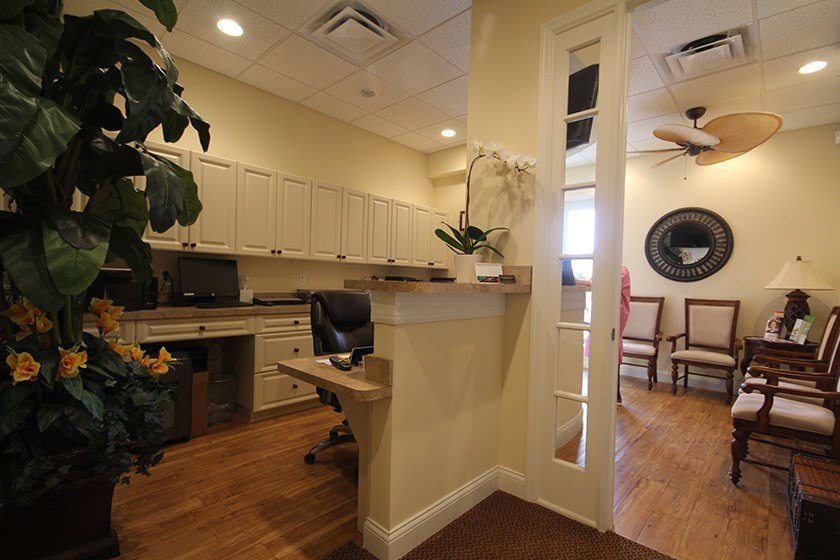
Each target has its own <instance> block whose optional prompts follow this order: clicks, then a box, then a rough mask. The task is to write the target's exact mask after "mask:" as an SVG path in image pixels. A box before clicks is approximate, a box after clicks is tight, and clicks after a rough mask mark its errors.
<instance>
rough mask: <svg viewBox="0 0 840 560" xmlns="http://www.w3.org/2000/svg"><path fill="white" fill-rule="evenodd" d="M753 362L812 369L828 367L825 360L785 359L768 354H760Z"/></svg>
mask: <svg viewBox="0 0 840 560" xmlns="http://www.w3.org/2000/svg"><path fill="white" fill-rule="evenodd" d="M753 361H754V362H756V363H759V364H765V363H771V364H779V365H783V366H794V367H811V368H819V367H825V366H827V365H828V363H827V362H826V361H825V360H810V359H807V358H785V357H781V356H779V357H777V356H771V355H768V354H759V355H757V356H756V357H755V358H753Z"/></svg>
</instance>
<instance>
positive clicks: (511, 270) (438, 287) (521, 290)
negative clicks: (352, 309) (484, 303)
mask: <svg viewBox="0 0 840 560" xmlns="http://www.w3.org/2000/svg"><path fill="white" fill-rule="evenodd" d="M531 272H532V270H531V267H530V266H507V265H505V266H502V273H503V274H511V275H513V276H515V277H516V284H489V283H488V284H478V283H474V284H456V283H454V282H390V281H387V280H378V279H371V280H345V281H344V287H345V288H348V289H351V290H370V291H372V292H373V291H379V292H391V293H397V292H399V293H407V294H530V293H531Z"/></svg>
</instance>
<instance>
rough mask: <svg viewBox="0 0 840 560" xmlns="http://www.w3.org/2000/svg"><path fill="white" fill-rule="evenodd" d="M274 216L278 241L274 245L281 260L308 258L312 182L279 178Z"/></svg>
mask: <svg viewBox="0 0 840 560" xmlns="http://www.w3.org/2000/svg"><path fill="white" fill-rule="evenodd" d="M277 216H278V220H277V239H276V240H275V243H274V248H275V249H277V253H278V254H279V255H280V256H281V257H292V258H298V259H307V258H309V235H310V227H311V219H312V181H310V180H309V179H304V178H303V177H295V176H294V175H285V174H281V175H280V185H279V190H278V192H277Z"/></svg>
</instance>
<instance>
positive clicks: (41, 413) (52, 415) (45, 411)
mask: <svg viewBox="0 0 840 560" xmlns="http://www.w3.org/2000/svg"><path fill="white" fill-rule="evenodd" d="M61 408H62V407H61V405H57V404H42V405H41V406H40V407H39V408H38V429H39V430H41V431H42V432H43V431H44V430H46V429H47V428H49V427H50V425H52V423H53V422H55V421H56V420H58V418H59V416H61Z"/></svg>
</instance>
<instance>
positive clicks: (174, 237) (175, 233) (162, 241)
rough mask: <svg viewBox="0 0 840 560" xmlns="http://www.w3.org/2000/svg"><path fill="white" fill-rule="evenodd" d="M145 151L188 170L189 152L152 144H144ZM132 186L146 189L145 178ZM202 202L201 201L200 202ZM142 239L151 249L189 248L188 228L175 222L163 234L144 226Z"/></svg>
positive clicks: (178, 249)
mask: <svg viewBox="0 0 840 560" xmlns="http://www.w3.org/2000/svg"><path fill="white" fill-rule="evenodd" d="M146 149H147V150H149V152H151V153H152V154H155V155H156V156H160V157H165V158H167V159H169V160H171V161H173V162H175V163H176V164H178V165H179V166H181V167H183V168H184V169H187V170H189V169H190V151H189V150H185V149H184V148H179V147H177V146H171V145H168V144H155V143H153V142H146ZM134 184H135V185H136V186H137V187H138V188H145V187H146V178H145V177H135V178H134ZM202 202H203V201H202ZM143 239H144V240H145V241H147V242H148V243H149V245H151V246H152V248H153V249H167V250H170V251H183V250H184V249H186V248H187V247H188V246H189V228H185V227H181V226H180V225H178V223H177V222H175V225H173V226H172V227H171V228H169V229H168V230H166V231H164V232H163V233H158V232H156V231H152V226H151V224H149V225H148V226H146V233H144V234H143Z"/></svg>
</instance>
